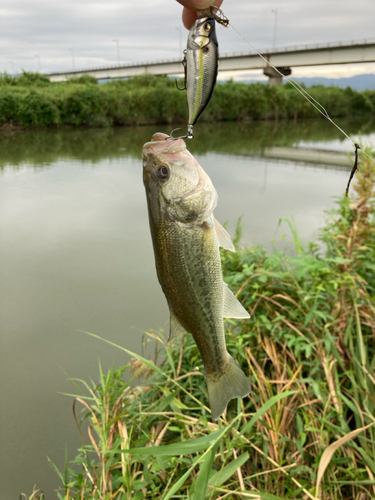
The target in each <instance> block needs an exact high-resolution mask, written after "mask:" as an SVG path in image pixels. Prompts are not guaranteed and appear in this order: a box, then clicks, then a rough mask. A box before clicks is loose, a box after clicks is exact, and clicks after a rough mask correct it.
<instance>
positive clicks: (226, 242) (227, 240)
mask: <svg viewBox="0 0 375 500" xmlns="http://www.w3.org/2000/svg"><path fill="white" fill-rule="evenodd" d="M215 230H216V235H217V239H218V240H219V245H220V246H221V247H223V248H225V250H230V251H231V252H234V251H235V250H236V249H235V248H234V245H233V241H232V239H231V237H230V236H229V234H228V233H227V231H226V230H225V229H224V228H223V226H222V225H221V224H220V222H218V221H217V220H216V219H215Z"/></svg>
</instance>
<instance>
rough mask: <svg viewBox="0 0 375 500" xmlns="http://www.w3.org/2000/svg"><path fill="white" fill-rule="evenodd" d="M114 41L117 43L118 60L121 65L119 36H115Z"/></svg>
mask: <svg viewBox="0 0 375 500" xmlns="http://www.w3.org/2000/svg"><path fill="white" fill-rule="evenodd" d="M113 41H114V42H116V45H117V62H118V65H119V66H120V65H121V63H120V41H119V39H118V38H114V39H113Z"/></svg>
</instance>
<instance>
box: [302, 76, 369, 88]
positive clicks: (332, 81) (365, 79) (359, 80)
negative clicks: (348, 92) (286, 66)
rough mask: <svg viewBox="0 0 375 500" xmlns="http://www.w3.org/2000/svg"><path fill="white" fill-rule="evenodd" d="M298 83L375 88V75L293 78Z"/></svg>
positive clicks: (308, 85)
mask: <svg viewBox="0 0 375 500" xmlns="http://www.w3.org/2000/svg"><path fill="white" fill-rule="evenodd" d="M292 77H293V75H292ZM293 79H294V80H296V81H297V82H298V83H302V82H303V83H304V84H305V85H306V86H307V87H310V85H319V84H320V85H326V86H327V87H328V86H335V87H341V88H345V87H351V88H352V89H354V90H367V89H369V90H375V75H374V74H366V75H355V76H351V77H349V78H323V77H319V76H315V77H311V78H293Z"/></svg>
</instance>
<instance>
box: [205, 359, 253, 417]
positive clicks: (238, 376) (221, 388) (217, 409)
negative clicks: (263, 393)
mask: <svg viewBox="0 0 375 500" xmlns="http://www.w3.org/2000/svg"><path fill="white" fill-rule="evenodd" d="M228 357H229V360H228V364H227V365H226V367H225V369H224V371H223V373H222V374H220V376H219V377H210V376H209V375H207V389H208V398H209V400H210V408H211V414H212V418H213V419H214V420H218V419H219V417H220V415H222V414H223V412H224V410H225V408H226V407H227V404H228V403H229V401H230V400H231V399H234V398H244V397H245V396H247V395H248V394H249V393H250V382H249V380H248V378H247V377H246V375H245V374H244V372H243V371H242V370H241V368H240V365H239V364H238V363H237V361H235V360H234V359H233V358H232V356H231V355H230V354H228Z"/></svg>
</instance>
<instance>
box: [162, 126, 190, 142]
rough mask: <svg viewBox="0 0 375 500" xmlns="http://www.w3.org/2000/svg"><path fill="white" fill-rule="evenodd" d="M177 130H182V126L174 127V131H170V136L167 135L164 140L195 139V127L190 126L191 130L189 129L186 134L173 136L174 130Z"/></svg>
mask: <svg viewBox="0 0 375 500" xmlns="http://www.w3.org/2000/svg"><path fill="white" fill-rule="evenodd" d="M176 130H181V128H180V127H179V128H174V129H173V130H172V132H171V133H170V135H169V137H166V138H165V139H164V140H165V141H177V139H193V137H194V135H193V128H192V127H191V129H190V127H189V130H188V133H187V134H186V135H181V136H180V137H173V132H175V131H176Z"/></svg>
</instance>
